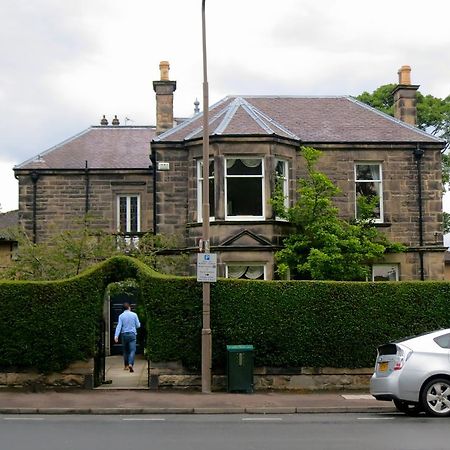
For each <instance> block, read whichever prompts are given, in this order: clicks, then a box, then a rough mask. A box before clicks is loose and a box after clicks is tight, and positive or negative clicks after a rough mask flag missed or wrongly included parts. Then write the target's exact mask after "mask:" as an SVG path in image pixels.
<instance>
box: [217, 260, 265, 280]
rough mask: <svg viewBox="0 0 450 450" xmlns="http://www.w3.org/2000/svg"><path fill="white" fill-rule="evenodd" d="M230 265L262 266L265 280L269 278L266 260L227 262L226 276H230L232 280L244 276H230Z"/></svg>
mask: <svg viewBox="0 0 450 450" xmlns="http://www.w3.org/2000/svg"><path fill="white" fill-rule="evenodd" d="M230 266H247V267H254V266H256V267H261V266H262V268H263V277H264V280H267V264H266V263H264V262H255V261H253V262H247V261H240V262H239V261H233V262H227V263H226V264H225V278H229V279H230V280H241V279H243V278H230V276H229V272H228V270H229V267H230Z"/></svg>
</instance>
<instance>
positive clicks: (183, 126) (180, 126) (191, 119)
mask: <svg viewBox="0 0 450 450" xmlns="http://www.w3.org/2000/svg"><path fill="white" fill-rule="evenodd" d="M229 98H230V96H227V97H224V98H222V99H220V100H219V101H218V102H216V103H214V104H213V105H212V106H210V107H209V108H208V112H209V110H211V109H214V108H217V107H218V106H219V105H221V104H222V103H224V102H225V101H227V100H228V99H229ZM202 116H203V111H202V112H199V113H198V114H194V115H193V116H192V117H191V118H190V119H189V120H186V121H184V122H182V123H180V124H179V125H176V126H174V127H173V128H171V129H170V130H167V131H165V132H164V133H161V134H160V135H159V136H156V137H155V138H154V139H153V140H154V141H155V142H158V141H161V140H163V139H165V138H166V137H168V136H170V135H171V134H173V133H176V132H178V131H180V130H182V129H183V128H185V127H187V126H188V125H190V124H191V123H192V122H194V121H195V120H197V119H198V118H199V117H202ZM200 129H201V128H200ZM190 134H192V133H190Z"/></svg>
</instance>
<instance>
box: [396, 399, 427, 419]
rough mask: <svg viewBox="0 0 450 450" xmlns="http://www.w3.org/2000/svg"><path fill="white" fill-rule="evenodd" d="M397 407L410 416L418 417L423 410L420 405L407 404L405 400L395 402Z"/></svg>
mask: <svg viewBox="0 0 450 450" xmlns="http://www.w3.org/2000/svg"><path fill="white" fill-rule="evenodd" d="M394 405H395V407H396V408H397V409H398V410H399V411H400V412H402V413H405V414H406V415H408V416H417V415H419V414H420V413H421V412H422V411H423V409H422V407H421V406H420V404H419V403H410V402H405V401H404V400H394Z"/></svg>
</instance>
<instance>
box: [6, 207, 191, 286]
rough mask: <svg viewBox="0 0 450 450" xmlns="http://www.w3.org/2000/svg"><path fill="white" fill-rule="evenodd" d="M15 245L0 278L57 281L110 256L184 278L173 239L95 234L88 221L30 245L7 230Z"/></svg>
mask: <svg viewBox="0 0 450 450" xmlns="http://www.w3.org/2000/svg"><path fill="white" fill-rule="evenodd" d="M9 233H10V235H11V237H12V238H13V239H14V240H16V241H17V243H18V246H17V252H16V254H15V256H14V259H13V261H12V264H11V265H10V266H9V267H7V268H6V269H4V270H3V271H2V272H0V278H3V279H12V280H58V279H63V278H68V277H71V276H75V275H78V274H79V273H80V272H82V271H84V270H85V269H87V268H88V267H91V266H93V265H94V264H97V263H98V262H100V261H104V260H106V259H108V258H110V257H112V256H118V255H128V256H133V257H135V258H137V259H139V260H141V261H142V262H144V263H145V264H147V265H148V266H150V267H152V268H153V269H155V270H158V271H160V272H162V273H169V274H174V275H180V274H185V271H186V267H187V262H186V258H187V257H186V256H185V255H180V254H172V252H170V250H169V249H170V248H173V245H174V243H175V242H176V238H175V237H170V236H163V235H156V236H155V235H153V234H151V233H144V234H143V235H141V236H140V237H139V239H138V240H136V239H133V238H129V237H126V236H121V235H112V234H110V233H106V232H103V231H99V230H98V229H96V228H95V227H94V226H92V218H90V217H88V216H87V217H84V218H83V219H81V220H80V222H79V223H77V224H75V226H74V227H73V229H72V230H65V231H62V232H60V233H56V234H54V235H53V236H52V237H51V238H50V239H49V240H48V241H46V242H43V243H37V244H36V243H33V242H32V241H31V239H30V237H29V236H28V234H27V233H26V232H25V231H24V230H23V229H20V228H18V229H15V230H9Z"/></svg>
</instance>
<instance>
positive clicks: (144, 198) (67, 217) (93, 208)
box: [18, 169, 153, 242]
mask: <svg viewBox="0 0 450 450" xmlns="http://www.w3.org/2000/svg"><path fill="white" fill-rule="evenodd" d="M18 175H19V221H20V223H22V224H23V225H24V226H25V229H26V231H27V232H28V233H29V235H30V236H32V230H33V183H32V181H31V178H30V175H29V173H28V172H25V171H21V172H19V173H18ZM88 192H89V199H88V204H89V215H90V216H91V218H92V226H93V227H95V228H99V229H101V230H103V231H106V232H111V233H113V232H115V231H116V229H117V219H116V217H117V202H116V198H117V195H118V194H131V195H133V194H138V195H139V196H140V201H141V231H143V232H145V231H150V230H152V229H153V206H152V204H153V200H152V192H153V187H152V175H151V171H143V170H135V171H125V170H116V171H100V170H97V171H96V170H93V169H91V170H90V171H89V191H88ZM85 206H86V175H85V172H84V171H58V170H53V171H50V170H47V171H40V172H39V178H38V180H37V183H36V232H37V233H36V234H37V242H45V241H46V240H47V239H49V237H50V236H51V235H52V234H55V233H58V232H61V231H64V230H70V229H73V228H74V227H77V226H79V225H80V223H81V222H80V220H82V218H83V216H84V214H85Z"/></svg>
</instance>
